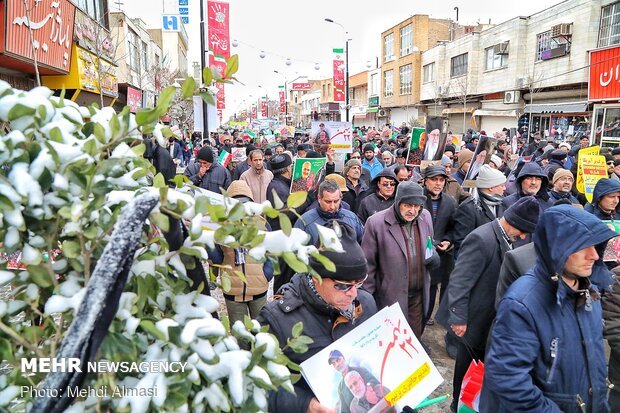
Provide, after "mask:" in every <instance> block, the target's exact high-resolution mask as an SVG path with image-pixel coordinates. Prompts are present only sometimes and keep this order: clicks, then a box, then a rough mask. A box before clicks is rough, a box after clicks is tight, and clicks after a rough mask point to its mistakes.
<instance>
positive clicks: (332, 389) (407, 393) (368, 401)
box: [300, 303, 443, 412]
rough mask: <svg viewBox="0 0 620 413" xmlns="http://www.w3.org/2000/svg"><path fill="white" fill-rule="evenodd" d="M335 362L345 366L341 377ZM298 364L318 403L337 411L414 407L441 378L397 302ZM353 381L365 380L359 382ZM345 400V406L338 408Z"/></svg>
mask: <svg viewBox="0 0 620 413" xmlns="http://www.w3.org/2000/svg"><path fill="white" fill-rule="evenodd" d="M338 363H346V364H347V365H348V366H349V373H347V374H346V375H345V376H344V377H343V376H342V374H341V373H340V372H339V371H338V370H337V369H336V367H338ZM300 367H301V373H302V375H303V377H304V378H305V380H306V381H307V382H308V384H309V385H310V388H311V389H312V391H313V392H314V395H315V396H316V397H317V399H318V400H319V402H321V404H324V405H325V406H328V407H331V408H336V409H338V411H373V412H374V411H384V410H386V409H388V408H390V407H396V411H399V412H400V411H401V410H402V409H403V408H404V407H405V406H409V407H411V408H415V407H416V406H418V404H420V403H421V402H422V401H423V400H425V398H426V397H427V396H428V395H429V394H431V393H432V392H433V391H434V390H435V389H436V388H437V387H438V386H439V385H440V384H441V382H442V381H443V378H442V377H441V375H440V374H439V371H438V370H437V368H436V367H435V365H434V364H433V362H432V361H431V359H430V357H429V356H428V355H427V354H426V352H425V351H424V348H423V347H422V345H421V344H420V342H419V341H418V339H417V338H416V336H415V335H414V334H413V331H412V330H411V327H410V326H409V324H408V323H407V320H406V319H405V316H404V314H403V312H402V310H401V308H400V305H399V304H398V303H395V304H393V305H391V306H389V307H385V308H383V310H381V311H379V312H378V313H377V314H375V315H374V316H373V317H371V318H370V319H368V320H366V321H365V322H364V323H362V324H361V325H359V326H358V327H357V328H356V329H354V330H353V331H351V332H350V333H348V334H346V335H345V336H343V337H341V338H340V339H338V340H337V341H335V342H334V343H332V344H330V345H329V346H327V347H326V348H324V349H323V350H321V351H320V352H318V353H317V354H315V355H314V356H312V357H311V358H309V359H308V360H306V361H304V362H303V363H301V364H300ZM357 379H359V381H361V380H363V381H361V385H360V383H358V382H357V381H358V380H357ZM349 400H351V401H350V405H349V406H341V404H342V403H343V402H345V403H346V402H348V401H349ZM362 407H363V408H364V409H362V410H360V408H362Z"/></svg>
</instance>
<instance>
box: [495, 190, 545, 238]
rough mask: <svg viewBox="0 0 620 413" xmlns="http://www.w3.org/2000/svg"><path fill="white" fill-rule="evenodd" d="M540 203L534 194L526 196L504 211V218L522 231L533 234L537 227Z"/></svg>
mask: <svg viewBox="0 0 620 413" xmlns="http://www.w3.org/2000/svg"><path fill="white" fill-rule="evenodd" d="M539 216H540V205H539V203H538V200H537V199H536V198H534V197H533V196H524V197H521V198H519V200H518V201H517V202H515V203H514V204H512V205H511V206H510V207H509V208H508V209H507V210H506V211H504V219H505V220H506V221H508V223H509V224H510V225H512V226H513V227H515V228H516V229H518V230H519V231H521V232H525V233H527V234H531V233H533V232H534V230H535V229H536V225H537V224H538V218H539Z"/></svg>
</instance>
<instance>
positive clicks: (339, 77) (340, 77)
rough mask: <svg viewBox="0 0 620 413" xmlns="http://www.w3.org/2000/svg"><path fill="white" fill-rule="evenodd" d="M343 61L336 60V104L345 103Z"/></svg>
mask: <svg viewBox="0 0 620 413" xmlns="http://www.w3.org/2000/svg"><path fill="white" fill-rule="evenodd" d="M343 64H344V61H342V60H336V59H334V102H344V70H343V69H340V66H342V65H343Z"/></svg>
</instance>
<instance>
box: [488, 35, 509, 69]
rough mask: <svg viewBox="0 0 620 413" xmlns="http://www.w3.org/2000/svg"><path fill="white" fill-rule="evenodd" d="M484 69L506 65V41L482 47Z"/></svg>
mask: <svg viewBox="0 0 620 413" xmlns="http://www.w3.org/2000/svg"><path fill="white" fill-rule="evenodd" d="M484 55H485V56H486V65H485V69H486V70H492V69H500V68H502V67H507V66H508V42H505V43H499V44H496V45H495V46H491V47H487V48H486V49H484Z"/></svg>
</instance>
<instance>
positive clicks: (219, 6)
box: [201, 0, 230, 59]
mask: <svg viewBox="0 0 620 413" xmlns="http://www.w3.org/2000/svg"><path fill="white" fill-rule="evenodd" d="M201 1H202V0H201ZM229 7H230V5H229V4H228V3H224V2H222V1H208V2H207V14H208V17H207V20H208V28H209V36H208V37H207V39H208V40H207V45H208V46H207V47H208V48H209V50H211V51H212V52H213V53H214V54H215V55H217V56H221V57H224V58H225V59H228V58H229V57H230V34H229V30H228V24H229V13H228V12H229Z"/></svg>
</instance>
